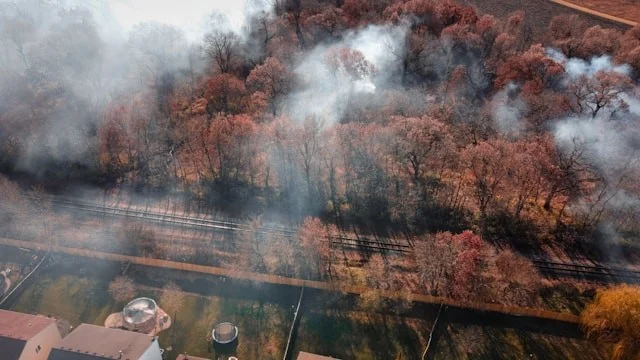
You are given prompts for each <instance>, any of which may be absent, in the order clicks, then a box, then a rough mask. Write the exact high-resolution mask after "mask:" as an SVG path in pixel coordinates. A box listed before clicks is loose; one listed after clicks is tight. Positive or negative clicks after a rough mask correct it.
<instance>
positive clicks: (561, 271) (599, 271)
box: [533, 260, 640, 283]
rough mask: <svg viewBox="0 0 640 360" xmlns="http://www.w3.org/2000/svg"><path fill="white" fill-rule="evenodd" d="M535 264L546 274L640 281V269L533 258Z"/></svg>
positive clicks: (618, 280)
mask: <svg viewBox="0 0 640 360" xmlns="http://www.w3.org/2000/svg"><path fill="white" fill-rule="evenodd" d="M533 264H534V265H535V266H536V267H537V268H538V269H540V272H541V273H542V274H545V275H552V276H563V277H576V278H586V279H594V280H605V281H608V282H631V283H640V271H636V270H629V269H622V268H614V267H607V266H601V265H586V264H575V263H563V262H554V261H547V260H533Z"/></svg>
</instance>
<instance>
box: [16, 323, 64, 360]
mask: <svg viewBox="0 0 640 360" xmlns="http://www.w3.org/2000/svg"><path fill="white" fill-rule="evenodd" d="M60 340H62V337H61V336H60V332H59V331H58V327H57V326H56V324H55V323H53V324H51V325H49V326H47V327H46V328H44V330H42V331H40V332H39V333H38V334H37V335H36V336H34V337H32V338H31V339H29V341H27V343H26V344H25V346H24V349H23V350H22V355H21V356H20V360H46V359H47V357H49V353H50V352H51V348H52V347H54V346H55V345H56V344H58V343H59V342H60ZM38 346H40V349H39V351H36V350H38Z"/></svg>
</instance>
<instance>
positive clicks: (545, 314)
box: [0, 238, 579, 324]
mask: <svg viewBox="0 0 640 360" xmlns="http://www.w3.org/2000/svg"><path fill="white" fill-rule="evenodd" d="M0 245H6V246H14V247H23V248H28V249H37V250H45V249H47V248H48V247H49V245H46V244H42V243H37V242H32V241H22V240H13V239H6V238H0ZM52 250H53V251H54V252H57V253H63V254H67V255H74V256H82V257H88V258H93V259H101V260H109V261H117V262H129V263H132V264H135V265H143V266H149V267H158V268H164V269H171V270H180V271H189V272H195V273H200V274H208V275H217V276H225V277H231V278H235V279H241V280H249V281H257V282H263V283H270V284H275V285H287V286H296V287H306V288H312V289H319V290H325V291H335V292H342V293H345V294H355V295H359V294H362V293H364V292H366V291H367V290H368V289H367V288H365V287H361V286H351V285H342V284H333V283H328V282H323V281H312V280H302V279H296V278H288V277H283V276H276V275H268V274H259V273H253V272H248V271H236V270H230V269H223V268H219V267H213V266H204V265H196V264H188V263H181V262H176V261H169V260H161V259H153V258H142V257H136V256H128V255H120V254H113V253H106V252H100V251H92V250H86V249H78V248H69V247H64V246H53V247H52ZM379 294H380V296H382V297H385V298H389V299H405V298H406V295H405V294H403V293H400V292H393V291H380V293H379ZM410 298H411V300H412V301H414V302H420V303H425V304H436V305H437V304H444V305H447V306H452V307H457V308H463V309H471V310H477V311H489V312H496V313H502V314H508V315H514V316H525V317H531V318H538V319H544V320H552V321H562V322H567V323H574V324H575V323H578V322H579V318H578V317H577V316H575V315H571V314H566V313H558V312H554V311H548V310H539V309H530V308H521V307H517V306H507V305H498V304H489V303H479V302H470V301H458V300H453V299H449V298H444V297H438V296H430V295H424V294H411V296H410Z"/></svg>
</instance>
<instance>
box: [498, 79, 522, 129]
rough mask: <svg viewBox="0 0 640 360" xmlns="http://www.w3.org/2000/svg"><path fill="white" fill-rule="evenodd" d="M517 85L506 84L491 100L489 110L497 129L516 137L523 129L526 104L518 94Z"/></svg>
mask: <svg viewBox="0 0 640 360" xmlns="http://www.w3.org/2000/svg"><path fill="white" fill-rule="evenodd" d="M518 91H519V87H518V86H517V85H516V84H513V83H510V84H508V85H507V86H506V87H505V88H504V89H503V90H502V91H500V92H498V93H497V94H496V95H495V96H494V97H493V99H492V101H491V112H492V117H493V121H494V122H495V124H496V126H497V129H498V130H499V131H500V132H501V133H503V134H505V135H507V136H509V137H517V136H519V135H520V134H521V133H522V131H524V115H525V113H526V111H527V104H525V102H524V101H522V99H521V98H520V97H519V96H518Z"/></svg>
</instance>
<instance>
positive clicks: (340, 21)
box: [304, 7, 347, 43]
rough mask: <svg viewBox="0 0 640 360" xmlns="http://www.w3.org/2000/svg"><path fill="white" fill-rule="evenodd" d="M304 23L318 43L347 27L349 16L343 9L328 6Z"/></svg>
mask: <svg viewBox="0 0 640 360" xmlns="http://www.w3.org/2000/svg"><path fill="white" fill-rule="evenodd" d="M304 25H305V27H306V28H307V29H308V31H309V32H310V33H311V34H312V35H313V38H314V40H315V42H316V43H317V42H321V41H324V40H326V39H333V38H335V37H336V36H338V35H340V33H341V32H342V31H344V30H345V29H346V28H347V18H346V16H345V15H344V11H343V10H342V9H340V8H334V7H327V8H325V9H324V10H323V11H322V12H320V13H318V14H315V15H311V16H309V17H308V18H306V19H305V23H304Z"/></svg>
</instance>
